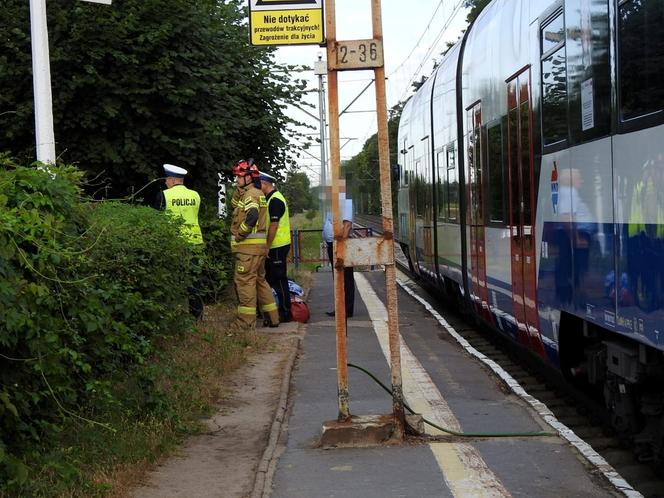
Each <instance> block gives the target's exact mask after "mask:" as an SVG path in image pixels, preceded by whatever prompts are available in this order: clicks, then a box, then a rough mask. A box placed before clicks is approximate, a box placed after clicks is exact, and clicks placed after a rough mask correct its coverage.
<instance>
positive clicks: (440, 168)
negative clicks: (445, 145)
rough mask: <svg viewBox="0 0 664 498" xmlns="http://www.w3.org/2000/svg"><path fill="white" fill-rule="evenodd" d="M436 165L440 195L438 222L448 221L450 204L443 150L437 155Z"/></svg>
mask: <svg viewBox="0 0 664 498" xmlns="http://www.w3.org/2000/svg"><path fill="white" fill-rule="evenodd" d="M436 165H437V172H438V178H437V181H436V193H437V194H438V220H439V221H447V219H448V218H449V207H450V202H449V198H448V196H447V163H446V161H445V152H443V151H442V150H441V151H440V152H438V154H436Z"/></svg>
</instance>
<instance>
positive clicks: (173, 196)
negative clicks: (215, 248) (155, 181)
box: [164, 185, 203, 245]
mask: <svg viewBox="0 0 664 498" xmlns="http://www.w3.org/2000/svg"><path fill="white" fill-rule="evenodd" d="M164 200H165V203H166V205H165V206H164V208H165V210H166V211H167V212H168V213H170V214H172V215H173V216H178V217H180V218H182V220H183V222H184V224H183V225H182V227H181V234H182V237H184V239H186V240H187V242H189V243H190V244H194V245H198V244H202V243H203V234H202V233H201V227H200V226H199V224H198V210H199V208H200V207H201V197H200V196H199V195H198V192H196V191H195V190H190V189H188V188H187V187H185V186H184V185H175V186H174V187H171V188H169V189H167V190H165V191H164Z"/></svg>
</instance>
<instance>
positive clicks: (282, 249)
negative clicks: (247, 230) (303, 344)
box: [259, 173, 291, 322]
mask: <svg viewBox="0 0 664 498" xmlns="http://www.w3.org/2000/svg"><path fill="white" fill-rule="evenodd" d="M259 178H260V181H261V190H262V191H263V194H264V195H265V199H266V200H267V211H268V230H267V247H268V253H267V258H266V260H265V277H266V279H267V283H268V284H270V287H272V288H273V289H274V291H275V292H276V293H277V298H278V299H279V321H281V322H290V321H291V315H290V308H291V299H290V291H289V289H288V267H287V265H288V252H289V251H290V246H291V229H290V214H289V212H288V203H287V202H286V198H285V197H284V196H283V194H282V193H281V192H279V191H278V190H277V189H276V187H275V186H274V184H275V183H276V178H274V177H273V176H272V175H268V174H267V173H261V174H260V176H259Z"/></svg>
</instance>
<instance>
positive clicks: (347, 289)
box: [327, 242, 355, 316]
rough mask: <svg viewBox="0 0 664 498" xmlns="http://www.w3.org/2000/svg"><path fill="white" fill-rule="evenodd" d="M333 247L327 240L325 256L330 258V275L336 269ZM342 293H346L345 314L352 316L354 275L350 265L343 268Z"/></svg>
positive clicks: (353, 307)
mask: <svg viewBox="0 0 664 498" xmlns="http://www.w3.org/2000/svg"><path fill="white" fill-rule="evenodd" d="M333 247H334V245H333V243H332V242H327V257H328V258H329V259H330V265H332V275H334V273H335V271H336V270H335V269H334V255H333V254H332V248H333ZM344 293H345V294H346V296H345V297H346V300H345V305H346V316H353V311H354V309H355V276H354V275H353V268H352V267H346V268H344Z"/></svg>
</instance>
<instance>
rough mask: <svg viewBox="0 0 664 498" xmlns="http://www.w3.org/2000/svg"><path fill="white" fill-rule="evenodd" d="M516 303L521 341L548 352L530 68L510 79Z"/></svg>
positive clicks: (508, 124)
mask: <svg viewBox="0 0 664 498" xmlns="http://www.w3.org/2000/svg"><path fill="white" fill-rule="evenodd" d="M507 109H508V119H507V135H508V157H509V199H510V202H509V220H510V226H509V229H510V245H511V267H512V305H513V310H514V318H515V319H516V324H517V327H518V337H519V341H520V342H521V343H522V344H524V345H525V346H527V347H529V348H530V349H532V350H533V351H535V352H537V353H538V354H541V355H542V356H544V355H545V352H544V346H543V344H542V340H541V338H540V334H539V318H538V314H537V258H536V250H535V243H536V242H535V241H536V237H535V219H536V218H535V185H536V183H535V182H536V178H535V161H534V157H533V155H534V154H533V143H532V129H533V128H532V111H531V109H532V108H531V100H530V68H525V69H524V70H522V71H521V72H519V73H518V74H517V75H516V76H514V77H513V78H512V79H509V80H507Z"/></svg>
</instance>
